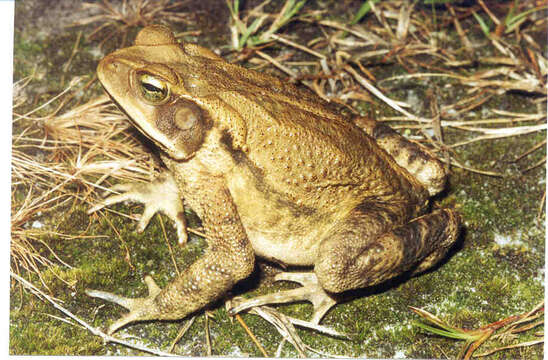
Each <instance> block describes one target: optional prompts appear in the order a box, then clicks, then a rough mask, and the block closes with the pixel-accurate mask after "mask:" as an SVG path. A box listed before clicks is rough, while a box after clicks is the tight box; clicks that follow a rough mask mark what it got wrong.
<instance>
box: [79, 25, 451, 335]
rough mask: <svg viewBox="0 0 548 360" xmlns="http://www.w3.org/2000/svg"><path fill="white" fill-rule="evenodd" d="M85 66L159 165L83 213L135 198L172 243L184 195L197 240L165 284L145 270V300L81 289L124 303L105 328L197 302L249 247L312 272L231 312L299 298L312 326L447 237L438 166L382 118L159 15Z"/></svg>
mask: <svg viewBox="0 0 548 360" xmlns="http://www.w3.org/2000/svg"><path fill="white" fill-rule="evenodd" d="M97 75H98V77H99V80H100V82H101V84H102V85H103V87H104V88H105V90H106V92H107V93H108V94H109V95H110V97H111V98H112V99H113V100H114V101H115V102H116V103H117V104H118V105H119V107H120V108H121V109H122V110H123V111H125V113H126V114H127V115H128V116H129V118H130V119H131V121H132V122H133V124H134V125H135V126H136V127H137V129H138V130H139V131H141V132H142V133H143V134H144V135H145V136H146V137H148V138H149V139H150V140H151V141H152V142H153V144H154V145H155V146H156V149H157V151H158V153H159V155H160V157H161V159H162V161H163V163H164V164H165V166H166V171H165V172H164V173H163V174H162V175H161V176H159V177H158V178H157V179H156V180H155V181H153V182H152V183H148V184H143V183H141V184H137V185H132V184H129V185H127V184H125V185H118V186H115V187H114V189H113V190H115V191H117V192H119V193H118V194H117V195H113V196H111V197H108V198H106V199H104V200H103V201H102V202H100V203H99V204H98V205H96V206H95V207H94V208H92V209H90V212H93V211H96V210H98V209H100V208H102V207H104V206H108V205H111V204H114V203H117V202H120V201H126V200H132V201H140V202H143V203H144V204H145V210H144V214H143V216H142V218H141V220H140V223H139V226H138V230H140V231H141V230H143V229H144V228H145V227H146V225H147V223H148V221H149V220H150V218H151V217H152V216H153V214H154V213H156V212H158V211H162V212H164V213H165V214H167V216H169V218H171V219H172V220H173V221H174V222H175V224H176V226H177V229H178V231H177V232H178V236H179V239H180V241H181V242H184V241H185V239H186V230H185V222H184V216H183V199H184V202H185V205H188V206H189V207H190V208H192V209H193V210H194V211H195V212H196V214H197V215H198V216H199V217H200V218H201V220H202V222H203V227H204V229H205V232H206V235H207V242H208V247H207V249H206V250H205V253H204V254H203V256H202V257H201V258H199V259H198V260H197V261H195V262H194V263H193V264H192V265H190V266H189V267H188V268H187V269H186V270H185V271H184V272H183V273H182V274H181V275H180V276H178V277H177V278H175V279H173V280H172V281H171V282H170V283H169V284H168V285H167V286H166V287H164V288H163V289H161V288H160V287H159V286H157V285H156V283H155V282H154V281H153V280H152V278H151V277H150V276H147V277H146V278H145V283H146V285H147V287H148V291H149V294H148V296H147V297H144V298H126V297H122V296H118V295H114V294H111V293H107V292H103V291H98V290H88V294H89V295H90V296H94V297H99V298H102V299H105V300H108V301H112V302H115V303H117V304H119V305H121V306H123V307H125V308H127V309H128V310H129V313H127V314H126V315H124V316H123V317H122V318H121V319H119V320H118V321H116V322H114V323H113V324H112V325H111V326H110V328H109V333H112V332H114V331H116V330H117V329H119V328H120V327H122V326H124V325H126V324H128V323H131V322H135V321H141V320H155V319H158V320H160V319H165V320H168V319H180V318H183V317H185V316H186V315H188V314H190V313H192V312H195V311H197V310H199V309H201V308H203V307H204V306H206V305H207V304H209V303H211V302H213V301H215V300H216V299H219V298H221V297H222V296H223V295H224V294H226V293H227V292H228V291H229V290H230V289H231V288H232V287H233V286H234V284H235V283H237V282H238V281H240V280H242V279H245V278H246V277H248V276H249V275H250V274H251V272H252V271H253V270H254V266H255V261H256V258H257V257H261V258H265V259H270V260H272V261H275V262H278V263H283V264H286V265H288V266H292V265H294V266H299V268H300V269H303V267H308V268H309V269H310V271H299V272H285V273H281V274H279V275H278V276H277V277H276V280H287V281H295V282H298V283H300V284H301V285H302V286H301V287H298V288H296V289H293V290H286V291H281V292H278V293H276V294H270V295H265V296H260V297H257V298H254V299H251V300H248V301H244V302H241V303H239V304H237V305H236V306H235V307H233V308H232V309H231V313H237V312H238V311H242V310H244V309H246V308H249V307H251V306H256V305H262V304H268V303H283V302H290V301H299V300H307V301H310V302H312V304H313V305H314V313H313V316H312V319H311V321H313V322H315V323H318V322H319V321H320V320H321V319H322V317H323V316H324V314H325V313H326V312H327V311H328V310H329V309H330V308H331V307H332V306H333V305H335V304H336V296H334V295H335V294H340V293H342V292H345V291H347V290H351V289H358V288H365V287H369V286H372V285H375V284H379V283H381V282H383V281H385V280H387V279H390V278H392V277H394V276H397V275H400V274H402V273H406V272H409V273H411V274H417V273H420V272H423V271H425V270H426V269H428V268H430V267H431V266H432V265H434V264H436V263H437V262H438V261H439V260H440V259H441V258H443V257H444V255H445V254H446V253H447V251H448V249H449V248H450V247H451V245H452V244H453V243H454V242H455V240H456V238H457V235H458V230H459V225H460V217H459V216H458V215H457V213H456V212H455V211H454V210H452V209H438V210H435V211H431V212H430V211H429V203H428V202H429V197H431V196H432V195H435V194H436V193H438V192H439V191H441V190H442V189H443V187H444V183H445V179H446V176H447V174H446V172H445V170H444V167H443V166H442V164H441V163H440V162H439V161H438V160H436V159H435V157H434V156H432V155H431V154H429V153H428V152H427V151H426V150H424V149H423V148H422V147H420V146H419V145H417V144H415V143H413V142H411V141H409V140H407V139H405V138H404V137H403V136H400V135H399V134H398V133H396V132H395V131H393V130H392V129H390V128H389V127H388V126H386V125H383V124H380V123H377V122H375V121H373V120H370V119H367V118H361V117H355V118H353V119H352V118H347V117H344V116H342V115H341V114H340V112H339V111H337V110H336V109H334V108H333V107H332V106H330V105H329V104H328V103H327V102H325V101H324V100H322V99H320V98H319V97H318V96H316V95H314V94H312V93H311V92H309V91H307V90H305V89H301V88H299V87H296V86H294V85H292V84H290V83H288V82H287V81H283V80H281V79H278V78H276V77H273V76H269V75H267V74H263V73H259V72H256V71H252V70H248V69H245V68H243V67H241V66H238V65H235V64H230V63H228V62H226V61H225V60H223V59H222V58H221V57H219V56H218V55H216V54H215V53H213V52H212V51H210V50H208V49H205V48H203V47H200V46H198V45H194V44H191V43H186V42H183V43H181V44H179V43H178V42H177V41H176V39H175V37H174V35H173V33H172V32H171V31H170V30H169V29H168V28H166V27H164V26H159V25H154V26H149V27H146V28H144V29H143V30H141V32H140V33H139V34H138V35H137V38H136V40H135V43H134V45H133V46H130V47H128V48H124V49H121V50H118V51H116V52H114V53H112V54H110V55H108V56H106V57H105V58H104V59H103V60H102V61H101V62H100V63H99V66H98V69H97Z"/></svg>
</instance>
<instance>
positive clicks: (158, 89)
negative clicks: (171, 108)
mask: <svg viewBox="0 0 548 360" xmlns="http://www.w3.org/2000/svg"><path fill="white" fill-rule="evenodd" d="M137 79H138V81H139V88H140V90H141V95H142V96H143V98H144V99H145V100H146V101H148V102H149V103H151V104H152V105H159V104H162V103H164V102H165V101H166V100H167V99H168V98H169V87H168V86H167V84H166V82H165V81H164V80H163V79H161V78H158V77H155V76H153V75H150V74H147V73H142V74H139V75H138V76H137Z"/></svg>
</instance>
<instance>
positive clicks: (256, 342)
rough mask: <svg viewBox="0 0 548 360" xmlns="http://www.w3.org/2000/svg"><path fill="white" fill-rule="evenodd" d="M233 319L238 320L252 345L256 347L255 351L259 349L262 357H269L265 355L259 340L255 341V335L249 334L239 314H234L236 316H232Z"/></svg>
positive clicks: (249, 331)
mask: <svg viewBox="0 0 548 360" xmlns="http://www.w3.org/2000/svg"><path fill="white" fill-rule="evenodd" d="M234 317H235V318H236V320H238V322H239V323H240V325H241V326H242V327H243V328H244V330H245V332H246V333H247V335H248V336H249V337H250V338H251V340H252V341H253V343H255V346H257V349H259V351H260V352H261V353H262V354H263V356H264V357H269V356H268V354H267V353H266V351H265V349H264V348H263V346H262V345H261V343H260V342H259V340H257V338H256V337H255V334H253V332H251V330H250V329H249V327H248V326H247V324H246V323H245V322H244V319H242V317H241V316H240V314H236V315H234Z"/></svg>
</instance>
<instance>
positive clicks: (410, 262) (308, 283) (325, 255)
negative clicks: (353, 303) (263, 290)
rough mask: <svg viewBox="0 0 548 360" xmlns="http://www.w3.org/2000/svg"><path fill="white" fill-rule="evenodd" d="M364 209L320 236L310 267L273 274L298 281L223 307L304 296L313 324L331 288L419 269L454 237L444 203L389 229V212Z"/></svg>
mask: <svg viewBox="0 0 548 360" xmlns="http://www.w3.org/2000/svg"><path fill="white" fill-rule="evenodd" d="M369 210H370V211H368V212H366V213H364V212H362V211H361V210H354V211H353V212H352V213H351V216H350V218H349V219H348V220H346V222H345V223H344V224H342V225H341V226H337V227H336V230H334V231H333V233H332V234H331V235H330V236H329V237H328V238H326V239H325V240H324V241H323V242H322V244H321V245H320V249H319V256H318V260H317V262H316V264H315V268H314V273H281V274H278V275H277V276H276V280H288V281H294V282H297V283H300V284H301V285H303V286H302V287H300V288H296V289H293V290H286V291H281V292H278V293H273V294H268V295H263V296H259V297H256V298H252V299H244V300H237V301H235V302H233V303H232V304H231V305H232V306H233V307H232V308H231V309H230V310H229V312H230V313H231V314H236V313H238V312H240V311H242V310H245V309H249V308H251V307H254V306H261V305H266V304H280V303H289V302H295V301H310V302H311V303H312V304H313V305H314V313H313V315H312V319H311V320H310V321H311V322H313V323H316V324H317V323H319V322H320V320H321V319H322V317H323V316H324V315H325V314H326V313H327V311H328V310H329V309H330V308H331V307H332V306H333V305H335V304H336V303H337V301H336V295H335V294H336V293H340V292H343V291H346V290H351V289H358V288H365V287H368V286H372V285H375V284H378V283H380V282H382V281H385V280H388V279H390V278H392V277H394V276H397V275H399V274H401V273H404V272H406V271H413V273H418V272H422V271H424V270H426V269H428V268H429V267H431V266H432V265H434V264H435V263H436V262H438V261H439V260H440V259H441V258H442V257H443V256H444V255H445V254H446V252H447V251H448V250H449V248H450V247H451V245H452V244H453V243H454V242H455V240H456V238H457V234H458V228H459V224H460V218H459V217H458V215H457V214H456V213H455V212H454V211H453V210H450V209H444V210H439V211H436V212H433V213H431V214H428V215H424V216H422V217H419V218H416V219H414V220H412V221H411V222H409V223H407V224H404V225H400V226H397V227H395V228H392V229H391V230H386V228H387V227H388V223H389V222H388V221H387V220H388V218H389V217H390V215H388V214H389V212H387V211H384V210H383V209H382V207H377V208H376V209H374V207H373V206H370V209H369ZM383 219H384V220H383ZM379 224H381V225H379ZM375 225H376V226H375ZM379 233H380V234H381V235H378V234H379Z"/></svg>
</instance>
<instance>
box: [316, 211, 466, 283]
mask: <svg viewBox="0 0 548 360" xmlns="http://www.w3.org/2000/svg"><path fill="white" fill-rule="evenodd" d="M382 212H383V211H382V210H378V211H377V212H374V213H372V214H363V213H360V212H355V213H353V214H351V216H350V217H349V218H348V220H347V221H346V223H344V224H341V225H340V226H338V227H337V229H336V230H334V231H333V233H332V234H331V236H329V237H328V238H326V239H325V240H324V241H323V242H322V243H321V245H320V248H319V256H318V259H317V261H316V263H315V267H314V271H315V273H316V275H317V277H318V280H319V282H320V284H321V285H322V287H323V288H324V289H325V290H327V291H330V292H334V293H338V292H342V291H345V290H350V289H357V288H363V287H367V286H371V285H375V284H378V283H380V282H383V281H385V280H388V279H390V278H392V277H394V276H397V275H399V274H401V273H403V272H406V271H409V270H417V269H420V270H421V271H422V270H426V268H428V267H430V266H432V265H434V264H435V262H437V261H438V260H440V259H441V258H442V257H443V256H444V255H445V253H446V252H447V250H448V249H449V248H450V247H451V245H452V244H453V243H454V242H455V240H456V238H457V234H458V229H459V225H460V218H459V217H458V215H457V214H456V213H455V212H454V211H453V210H450V209H443V210H438V211H435V212H433V213H431V214H427V215H424V216H421V217H419V218H416V219H414V220H412V221H410V222H408V223H406V224H403V225H396V226H394V227H392V228H389V229H385V230H384V231H380V232H377V233H372V232H371V231H370V229H371V228H370V226H371V223H372V219H377V220H378V219H379V218H383V217H386V216H387V215H386V214H383V213H382Z"/></svg>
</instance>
